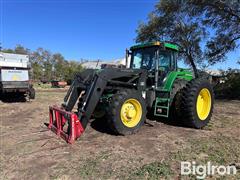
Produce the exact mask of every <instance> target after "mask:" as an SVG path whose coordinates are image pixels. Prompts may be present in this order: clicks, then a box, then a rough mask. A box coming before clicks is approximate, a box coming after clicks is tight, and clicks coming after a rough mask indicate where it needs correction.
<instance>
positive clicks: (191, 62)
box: [187, 55, 198, 78]
mask: <svg viewBox="0 0 240 180" xmlns="http://www.w3.org/2000/svg"><path fill="white" fill-rule="evenodd" d="M187 57H188V61H189V62H190V64H191V66H192V68H193V73H194V76H195V78H198V70H197V67H196V65H195V63H194V61H193V57H192V56H191V55H188V56H187Z"/></svg>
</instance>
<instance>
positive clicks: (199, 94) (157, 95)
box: [49, 42, 214, 143]
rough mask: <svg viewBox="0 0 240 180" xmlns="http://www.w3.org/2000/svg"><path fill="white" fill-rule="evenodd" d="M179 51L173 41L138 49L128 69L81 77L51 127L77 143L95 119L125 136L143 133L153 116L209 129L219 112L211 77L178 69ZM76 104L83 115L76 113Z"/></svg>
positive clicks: (57, 109) (55, 112) (87, 73)
mask: <svg viewBox="0 0 240 180" xmlns="http://www.w3.org/2000/svg"><path fill="white" fill-rule="evenodd" d="M178 51H179V48H178V46H177V45H175V44H173V43H168V42H153V43H146V44H141V45H136V46H132V47H131V48H130V51H127V53H126V64H127V66H128V68H105V69H100V70H92V69H87V70H84V71H83V72H81V73H78V74H77V75H76V77H75V79H74V80H73V83H72V85H71V87H70V88H69V91H68V92H67V95H66V96H65V98H64V103H63V104H62V106H61V107H57V106H51V107H50V123H49V128H50V129H52V130H53V131H55V132H56V133H57V134H59V135H63V137H64V138H65V139H66V141H67V142H69V143H72V142H73V141H74V140H75V139H77V138H78V137H79V136H80V135H81V134H82V132H83V131H84V129H85V128H86V126H87V124H88V122H89V120H90V119H92V118H95V119H102V123H106V122H107V123H108V125H109V127H110V128H111V129H112V131H113V132H115V133H116V134H121V135H128V134H132V133H135V132H137V131H138V130H139V129H140V127H141V126H142V125H143V124H144V122H145V121H146V116H147V114H148V115H151V116H152V117H165V118H169V119H174V120H175V121H178V122H181V123H183V124H184V125H185V126H188V127H193V128H197V129H200V128H202V127H204V126H206V125H207V124H208V122H209V121H210V118H211V115H212V110H213V102H214V97H213V96H214V95H213V89H212V86H211V84H210V82H209V80H208V79H207V78H204V77H195V76H194V73H193V72H191V71H189V70H186V69H180V68H178V67H177V58H178ZM129 56H130V57H131V58H130V59H131V60H130V62H128V59H129V58H128V57H129ZM77 102H78V103H77ZM76 103H77V112H72V110H73V108H74V106H75V104H76ZM66 124H67V125H68V126H67V125H66Z"/></svg>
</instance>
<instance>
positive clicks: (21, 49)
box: [14, 44, 29, 55]
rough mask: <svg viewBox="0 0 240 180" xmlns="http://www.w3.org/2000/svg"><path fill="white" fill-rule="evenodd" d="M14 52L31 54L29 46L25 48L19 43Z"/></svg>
mask: <svg viewBox="0 0 240 180" xmlns="http://www.w3.org/2000/svg"><path fill="white" fill-rule="evenodd" d="M14 53H16V54H26V55H28V54H29V49H27V48H24V47H23V46H22V45H20V44H17V45H16V47H15V49H14Z"/></svg>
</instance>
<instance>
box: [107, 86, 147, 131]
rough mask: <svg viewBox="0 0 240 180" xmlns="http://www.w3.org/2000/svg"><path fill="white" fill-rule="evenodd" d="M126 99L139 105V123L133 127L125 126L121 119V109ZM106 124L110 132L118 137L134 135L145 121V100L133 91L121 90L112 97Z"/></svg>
mask: <svg viewBox="0 0 240 180" xmlns="http://www.w3.org/2000/svg"><path fill="white" fill-rule="evenodd" d="M128 99H135V100H137V101H138V102H139V104H140V105H141V109H142V113H141V118H140V120H139V122H138V123H137V124H136V125H135V126H134V127H128V126H126V125H125V124H124V123H123V121H122V119H121V108H122V105H123V104H124V102H126V101H127V100H128ZM107 117H108V124H109V127H110V128H111V130H112V131H113V132H114V133H116V134H120V135H129V134H133V133H136V132H137V131H138V130H139V129H140V127H141V126H142V125H143V124H144V122H145V120H146V104H145V100H144V99H143V97H142V96H141V94H140V93H138V92H137V91H135V90H122V91H120V92H118V93H117V94H115V95H113V97H112V99H111V102H110V104H109V111H108V112H107Z"/></svg>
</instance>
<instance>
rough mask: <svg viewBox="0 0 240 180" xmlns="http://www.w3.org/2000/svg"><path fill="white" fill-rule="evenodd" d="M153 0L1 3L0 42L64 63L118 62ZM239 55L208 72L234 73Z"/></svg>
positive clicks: (8, 0) (22, 0) (238, 52)
mask: <svg viewBox="0 0 240 180" xmlns="http://www.w3.org/2000/svg"><path fill="white" fill-rule="evenodd" d="M156 2H158V0H115V1H114V0H58V1H57V0H0V6H1V7H0V15H1V23H0V42H1V43H2V45H1V46H2V47H3V48H14V47H15V45H16V44H21V45H23V46H24V47H27V48H29V49H31V50H35V49H37V48H38V47H43V48H45V49H48V50H50V51H51V52H53V53H55V52H60V53H61V54H63V56H64V57H65V58H66V59H68V60H80V59H81V58H83V59H101V60H112V59H118V58H123V57H124V53H125V49H126V48H127V47H130V46H132V45H133V44H135V37H136V29H137V27H138V25H139V23H140V22H141V21H146V20H147V16H148V14H149V13H150V12H151V11H152V10H154V5H155V4H156ZM237 57H240V49H237V50H236V51H235V52H232V53H230V54H229V55H228V59H229V60H228V61H226V62H225V63H220V64H217V65H215V66H213V67H212V68H213V69H217V68H222V69H226V68H228V67H232V68H237V66H238V65H237V64H236V63H235V62H236V61H235V59H237Z"/></svg>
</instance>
